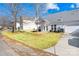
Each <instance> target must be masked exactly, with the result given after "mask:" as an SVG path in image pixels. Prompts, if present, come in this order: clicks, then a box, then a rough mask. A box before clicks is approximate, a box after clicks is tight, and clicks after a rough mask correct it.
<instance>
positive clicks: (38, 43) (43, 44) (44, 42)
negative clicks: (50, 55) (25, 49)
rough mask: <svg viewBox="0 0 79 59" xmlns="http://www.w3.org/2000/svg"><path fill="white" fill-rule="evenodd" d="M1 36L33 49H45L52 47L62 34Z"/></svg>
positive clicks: (8, 33)
mask: <svg viewBox="0 0 79 59" xmlns="http://www.w3.org/2000/svg"><path fill="white" fill-rule="evenodd" d="M2 34H3V35H5V36H7V37H9V38H11V39H14V40H17V41H20V42H22V43H24V44H27V45H29V46H31V47H34V48H39V49H45V48H49V47H51V46H54V45H55V44H56V43H57V42H58V41H59V40H60V37H61V36H62V34H63V33H52V32H15V33H12V32H2Z"/></svg>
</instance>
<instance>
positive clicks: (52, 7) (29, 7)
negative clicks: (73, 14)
mask: <svg viewBox="0 0 79 59" xmlns="http://www.w3.org/2000/svg"><path fill="white" fill-rule="evenodd" d="M38 5H39V6H40V7H39V10H40V13H39V14H40V16H41V17H47V16H48V15H50V14H54V13H58V12H64V11H70V10H75V9H79V3H48V4H46V3H41V4H40V3H39V4H38ZM21 7H22V8H23V9H22V12H21V15H26V16H31V17H35V15H36V14H35V13H36V4H35V3H22V4H21ZM0 16H10V14H9V9H8V8H7V6H6V4H1V3H0Z"/></svg>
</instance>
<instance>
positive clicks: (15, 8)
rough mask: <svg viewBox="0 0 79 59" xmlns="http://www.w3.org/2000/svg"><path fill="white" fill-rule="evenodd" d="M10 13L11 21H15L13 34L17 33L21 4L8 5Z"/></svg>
mask: <svg viewBox="0 0 79 59" xmlns="http://www.w3.org/2000/svg"><path fill="white" fill-rule="evenodd" d="M7 7H8V11H9V13H10V16H11V19H13V20H14V21H13V29H12V30H13V32H15V31H16V22H17V17H19V14H20V12H21V10H22V7H21V4H19V3H10V4H7Z"/></svg>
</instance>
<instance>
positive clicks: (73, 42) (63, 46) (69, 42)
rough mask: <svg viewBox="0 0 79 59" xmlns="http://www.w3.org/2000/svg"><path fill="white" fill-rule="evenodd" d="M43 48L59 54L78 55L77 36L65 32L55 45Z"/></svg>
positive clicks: (78, 40) (78, 43)
mask: <svg viewBox="0 0 79 59" xmlns="http://www.w3.org/2000/svg"><path fill="white" fill-rule="evenodd" d="M44 50H45V51H49V52H52V53H56V54H57V55H60V56H79V38H78V37H75V36H72V35H70V34H65V35H64V36H63V37H62V38H61V40H60V41H59V42H58V43H57V44H56V45H55V47H50V48H48V49H44Z"/></svg>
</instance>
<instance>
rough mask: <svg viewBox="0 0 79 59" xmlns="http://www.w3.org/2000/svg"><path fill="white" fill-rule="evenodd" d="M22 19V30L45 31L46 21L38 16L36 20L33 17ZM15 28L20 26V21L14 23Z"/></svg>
mask: <svg viewBox="0 0 79 59" xmlns="http://www.w3.org/2000/svg"><path fill="white" fill-rule="evenodd" d="M22 19H23V31H38V30H39V29H40V30H41V31H46V26H47V21H46V20H44V19H42V18H39V19H37V20H35V19H33V18H28V17H24V18H22ZM16 28H17V29H18V28H20V22H19V21H18V22H17V23H16Z"/></svg>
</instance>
